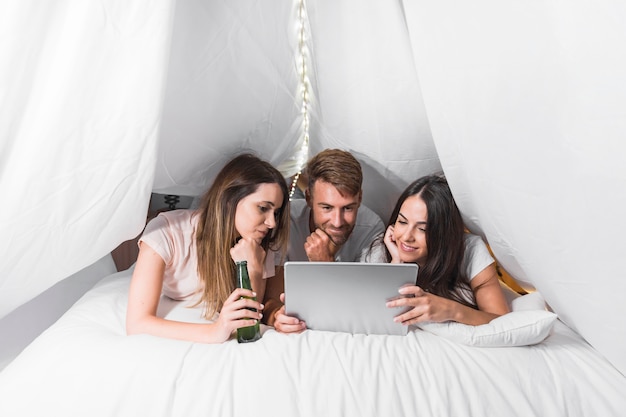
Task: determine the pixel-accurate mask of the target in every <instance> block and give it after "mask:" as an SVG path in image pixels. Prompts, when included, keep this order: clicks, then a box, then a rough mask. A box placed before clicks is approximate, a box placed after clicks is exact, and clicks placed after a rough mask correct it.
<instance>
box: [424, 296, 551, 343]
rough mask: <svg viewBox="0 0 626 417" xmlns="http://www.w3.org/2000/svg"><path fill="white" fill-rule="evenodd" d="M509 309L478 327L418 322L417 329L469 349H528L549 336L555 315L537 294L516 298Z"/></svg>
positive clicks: (449, 323)
mask: <svg viewBox="0 0 626 417" xmlns="http://www.w3.org/2000/svg"><path fill="white" fill-rule="evenodd" d="M529 296H530V297H529ZM527 297H528V298H527ZM512 307H513V311H512V312H510V313H508V314H505V315H503V316H500V317H498V318H495V319H493V320H492V321H491V322H489V323H487V324H482V325H480V326H470V325H468V324H462V323H457V322H445V323H419V324H418V325H417V327H419V328H420V329H422V330H425V331H427V332H430V333H434V334H436V335H439V336H442V337H445V338H446V339H450V340H452V341H455V342H457V343H461V344H464V345H469V346H483V347H503V346H527V345H534V344H536V343H539V342H541V341H543V340H544V339H545V338H546V337H548V335H549V334H550V331H551V330H552V326H553V325H554V322H555V321H556V319H557V315H556V314H554V313H552V312H550V311H547V310H545V301H544V300H543V297H541V295H540V294H539V293H531V294H527V295H524V296H522V297H519V298H517V299H515V300H514V302H513V306H512Z"/></svg>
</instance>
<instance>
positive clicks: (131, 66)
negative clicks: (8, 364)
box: [0, 0, 174, 317]
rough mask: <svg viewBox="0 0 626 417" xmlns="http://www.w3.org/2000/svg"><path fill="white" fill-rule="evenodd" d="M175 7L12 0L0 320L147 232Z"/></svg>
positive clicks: (1, 72) (4, 25)
mask: <svg viewBox="0 0 626 417" xmlns="http://www.w3.org/2000/svg"><path fill="white" fill-rule="evenodd" d="M173 12H174V2H172V1H163V0H154V1H152V0H138V1H133V2H127V1H123V0H120V1H112V0H107V1H101V2H91V1H82V0H57V1H54V2H40V1H23V0H7V1H3V2H1V3H0V109H1V111H0V138H1V141H0V161H1V165H0V166H1V168H0V170H1V171H0V173H1V177H0V192H1V194H2V195H3V196H4V199H5V201H4V203H3V204H1V208H0V235H1V236H2V239H1V242H0V254H1V255H0V271H1V272H0V317H2V316H4V315H6V314H7V313H8V312H10V311H11V310H13V309H14V308H15V307H17V306H19V305H20V304H22V303H23V302H25V301H27V300H29V299H30V298H32V297H34V296H35V295H37V294H38V293H40V292H41V291H43V290H45V289H46V288H48V287H50V286H51V285H53V284H54V283H56V282H57V281H59V280H61V279H63V278H65V277H67V276H69V275H71V274H72V273H74V272H76V271H78V270H80V269H82V268H83V267H85V266H87V265H90V264H91V263H93V262H95V261H96V260H98V259H100V258H101V257H102V256H104V255H105V254H106V253H108V252H110V251H111V250H112V249H114V248H115V247H116V246H117V245H118V244H119V243H120V242H122V241H124V240H126V239H129V238H131V237H132V236H134V235H136V234H137V233H139V232H140V231H141V229H142V227H143V223H144V222H145V213H146V211H147V207H148V202H149V197H150V191H151V188H152V179H153V175H154V174H153V172H154V166H155V161H156V150H157V145H158V143H157V138H158V136H157V135H158V132H159V130H158V129H159V121H160V117H159V115H160V109H161V105H162V102H163V99H162V97H163V85H164V77H165V74H166V71H167V58H168V50H169V39H170V32H171V22H172V16H173Z"/></svg>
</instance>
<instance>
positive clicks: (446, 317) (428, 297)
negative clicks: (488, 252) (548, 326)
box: [387, 264, 509, 326]
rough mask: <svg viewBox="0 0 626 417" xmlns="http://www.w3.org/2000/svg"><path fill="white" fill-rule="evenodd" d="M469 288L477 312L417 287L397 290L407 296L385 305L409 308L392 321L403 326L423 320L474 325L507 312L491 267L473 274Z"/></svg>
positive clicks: (492, 266)
mask: <svg viewBox="0 0 626 417" xmlns="http://www.w3.org/2000/svg"><path fill="white" fill-rule="evenodd" d="M470 286H471V288H472V291H473V292H474V297H475V299H476V304H477V306H478V310H476V309H473V308H471V307H467V306H465V305H463V304H461V303H458V302H456V301H454V300H449V299H447V298H443V297H440V296H437V295H434V294H430V293H427V292H425V291H423V290H422V289H421V288H420V287H417V286H407V287H403V288H401V289H400V294H402V295H405V296H408V297H407V298H400V299H398V300H394V301H390V302H389V303H387V306H389V307H412V308H411V310H409V311H407V312H406V313H404V314H400V315H398V316H396V317H395V319H394V320H395V321H396V322H399V323H403V324H406V325H409V324H414V323H419V322H426V321H434V322H443V321H456V322H459V323H464V324H470V325H474V326H477V325H480V324H485V323H489V322H490V321H491V320H493V319H495V318H496V317H499V316H501V315H502V314H506V313H508V312H509V307H508V305H507V303H506V299H505V298H504V294H503V293H502V289H501V287H500V283H499V282H498V274H497V272H496V268H495V265H494V264H491V265H489V266H488V267H487V268H485V269H484V270H482V271H481V272H480V273H479V274H478V275H476V276H475V277H474V279H473V280H472V281H471V283H470Z"/></svg>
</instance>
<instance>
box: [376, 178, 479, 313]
mask: <svg viewBox="0 0 626 417" xmlns="http://www.w3.org/2000/svg"><path fill="white" fill-rule="evenodd" d="M416 195H417V196H419V197H420V198H421V199H422V200H423V201H424V203H425V204H426V209H427V212H428V214H427V219H426V246H427V249H428V257H427V259H426V263H425V264H424V265H423V266H422V267H420V269H419V272H418V274H417V285H418V286H419V287H421V288H422V289H423V290H425V291H428V292H430V293H432V294H436V295H439V296H441V297H445V298H448V299H451V300H454V301H457V302H459V303H461V304H464V305H467V306H470V307H473V308H476V305H475V304H473V303H472V302H470V301H469V300H473V296H472V290H471V287H470V285H469V277H468V276H467V273H466V271H465V268H464V264H463V259H464V255H465V239H464V233H465V225H464V224H463V218H462V217H461V212H460V211H459V208H458V207H457V205H456V202H455V201H454V197H453V196H452V192H451V191H450V187H449V186H448V182H447V181H446V179H445V177H443V176H441V175H427V176H425V177H422V178H419V179H417V180H416V181H414V182H413V183H411V184H409V186H408V187H407V188H406V189H405V190H404V191H403V192H402V194H401V195H400V197H399V198H398V202H397V203H396V206H395V207H394V209H393V212H392V213H391V216H390V217H389V222H388V223H387V227H388V226H390V225H395V224H396V220H397V219H398V213H399V212H400V207H402V204H403V203H404V201H405V200H406V199H407V198H409V197H411V196H416ZM382 246H383V247H384V248H385V252H386V255H387V262H390V261H391V254H390V253H389V251H388V250H387V247H386V246H385V245H384V243H383V244H382Z"/></svg>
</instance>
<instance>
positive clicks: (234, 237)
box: [126, 154, 289, 343]
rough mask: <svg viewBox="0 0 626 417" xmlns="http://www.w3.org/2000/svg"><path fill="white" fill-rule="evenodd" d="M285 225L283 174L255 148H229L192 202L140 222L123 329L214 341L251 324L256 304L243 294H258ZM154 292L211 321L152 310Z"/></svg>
mask: <svg viewBox="0 0 626 417" xmlns="http://www.w3.org/2000/svg"><path fill="white" fill-rule="evenodd" d="M288 226H289V199H288V189H287V185H286V182H285V179H284V178H283V176H282V175H281V174H280V172H279V171H278V170H277V169H276V168H274V167H273V166H272V165H271V164H269V163H268V162H266V161H263V160H261V159H260V158H258V157H257V156H255V155H252V154H242V155H239V156H236V157H235V158H233V159H232V160H231V161H230V162H228V163H227V164H226V165H225V166H224V168H222V170H221V171H220V172H219V174H218V175H217V177H216V178H215V181H214V182H213V185H212V186H211V187H210V188H209V190H208V191H207V192H206V194H205V195H204V196H203V198H202V202H201V203H200V207H199V208H198V209H197V210H174V211H169V212H164V213H161V214H159V216H157V217H156V218H154V219H153V220H152V221H150V222H149V223H148V225H147V226H146V229H145V231H144V233H143V235H142V237H141V238H140V239H139V247H140V250H139V256H138V259H137V263H136V265H135V269H134V271H133V276H132V279H131V284H130V290H129V299H128V311H127V315H126V331H127V333H128V334H129V335H130V334H151V335H154V336H160V337H169V338H175V339H183V340H190V341H195V342H203V343H221V342H224V341H226V340H228V339H229V338H230V336H231V334H232V332H233V331H234V330H236V329H238V328H241V327H247V326H251V325H254V324H255V323H257V322H258V321H259V320H260V319H261V317H262V314H261V311H262V310H263V305H262V304H261V303H260V302H258V301H255V300H252V299H249V298H244V297H256V299H257V300H263V299H264V294H265V286H266V281H265V279H266V278H270V277H272V276H274V274H275V266H276V265H275V261H276V259H282V258H283V257H284V252H285V250H286V248H287V241H288ZM241 260H245V261H247V264H248V272H249V275H250V281H251V283H252V291H250V290H244V289H240V288H235V277H236V271H235V262H236V261H241ZM161 294H163V295H165V296H167V297H169V298H172V299H175V300H191V305H200V304H201V305H202V306H203V308H204V318H205V319H207V320H214V321H213V322H211V323H187V322H180V321H173V320H168V319H165V318H162V317H159V316H157V308H158V304H159V299H160V297H161ZM250 308H252V309H256V310H257V311H256V312H255V311H252V310H250ZM216 314H217V317H215V315H216Z"/></svg>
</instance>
